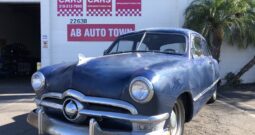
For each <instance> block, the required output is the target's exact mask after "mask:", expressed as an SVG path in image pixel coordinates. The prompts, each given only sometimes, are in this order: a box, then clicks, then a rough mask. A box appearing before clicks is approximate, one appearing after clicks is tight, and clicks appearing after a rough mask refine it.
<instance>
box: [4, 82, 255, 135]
mask: <svg viewBox="0 0 255 135" xmlns="http://www.w3.org/2000/svg"><path fill="white" fill-rule="evenodd" d="M16 82H17V81H15V82H13V83H12V82H11V81H10V80H9V81H7V82H4V83H6V84H3V82H1V81H0V84H1V86H0V134H1V135H36V134H37V130H36V129H34V128H33V127H31V126H30V125H28V124H27V122H26V116H27V114H28V113H29V112H30V111H31V110H33V109H34V108H35V104H34V103H33V97H34V94H33V91H32V89H31V87H30V85H29V80H23V79H21V80H19V81H18V82H19V83H16ZM8 83H11V85H10V84H9V85H8ZM230 93H232V92H230ZM253 94H254V93H253V92H252V91H251V94H248V96H253ZM221 95H222V97H220V98H219V100H218V101H217V102H216V103H215V104H212V105H206V106H205V107H203V109H202V110H201V111H200V112H199V113H198V115H197V116H196V117H195V118H194V119H193V120H192V121H191V122H189V123H186V124H185V135H255V128H254V125H255V115H254V114H253V112H255V106H253V103H255V98H252V97H250V98H249V100H248V99H247V100H241V99H240V98H233V97H231V96H230V94H228V92H222V93H221ZM226 97H229V98H230V99H226ZM239 97H240V96H239ZM243 98H244V97H243ZM246 98H248V97H246ZM229 100H230V101H229ZM237 102H238V104H237ZM240 103H241V104H240Z"/></svg>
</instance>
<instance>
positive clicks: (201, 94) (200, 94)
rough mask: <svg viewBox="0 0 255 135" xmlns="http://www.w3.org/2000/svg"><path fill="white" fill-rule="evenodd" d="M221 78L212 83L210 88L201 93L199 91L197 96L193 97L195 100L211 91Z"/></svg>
mask: <svg viewBox="0 0 255 135" xmlns="http://www.w3.org/2000/svg"><path fill="white" fill-rule="evenodd" d="M219 80H220V78H218V79H217V80H216V81H214V82H213V84H212V85H210V86H209V87H208V88H206V89H205V90H203V91H202V92H201V93H199V94H198V95H197V96H196V97H195V98H193V101H197V100H198V99H199V98H201V97H202V96H203V95H204V94H205V93H207V92H208V91H210V90H211V89H212V88H213V87H214V86H215V85H216V84H217V83H218V82H219Z"/></svg>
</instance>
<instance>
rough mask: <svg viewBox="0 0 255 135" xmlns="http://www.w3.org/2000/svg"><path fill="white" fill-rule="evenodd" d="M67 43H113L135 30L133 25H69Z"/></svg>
mask: <svg viewBox="0 0 255 135" xmlns="http://www.w3.org/2000/svg"><path fill="white" fill-rule="evenodd" d="M67 29H68V37H67V38H68V41H113V40H115V39H116V38H117V37H118V36H120V35H123V34H126V33H128V32H131V31H134V30H135V25H134V24H69V25H68V26H67Z"/></svg>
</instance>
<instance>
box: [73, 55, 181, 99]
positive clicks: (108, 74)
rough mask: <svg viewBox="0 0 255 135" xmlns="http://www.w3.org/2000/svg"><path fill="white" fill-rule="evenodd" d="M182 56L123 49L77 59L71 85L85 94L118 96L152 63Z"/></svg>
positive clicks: (170, 62)
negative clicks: (122, 52) (115, 53)
mask: <svg viewBox="0 0 255 135" xmlns="http://www.w3.org/2000/svg"><path fill="white" fill-rule="evenodd" d="M184 58H185V57H183V56H176V55H170V54H160V53H126V54H118V55H108V56H103V57H98V58H88V59H86V58H85V59H83V60H80V62H79V63H78V64H77V65H76V67H75V68H74V69H73V74H72V79H71V80H72V82H71V88H72V89H74V90H78V91H81V92H82V93H84V94H85V95H88V96H96V97H105V98H115V99H119V98H120V97H121V96H123V94H124V93H125V90H127V89H128V87H129V84H130V81H131V79H132V78H133V77H135V76H136V75H138V74H139V73H140V74H141V73H143V72H146V71H148V70H150V69H152V68H153V66H155V65H161V64H165V63H169V64H173V63H176V62H179V61H180V59H184Z"/></svg>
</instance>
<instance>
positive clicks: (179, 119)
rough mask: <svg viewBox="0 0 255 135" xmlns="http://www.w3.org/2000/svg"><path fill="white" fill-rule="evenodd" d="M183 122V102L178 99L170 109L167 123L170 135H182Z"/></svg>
mask: <svg viewBox="0 0 255 135" xmlns="http://www.w3.org/2000/svg"><path fill="white" fill-rule="evenodd" d="M184 122H185V109H184V105H183V101H182V100H181V99H178V100H177V101H176V103H175V105H174V108H173V109H172V112H171V115H170V121H169V132H170V134H171V135H183V130H184Z"/></svg>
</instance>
